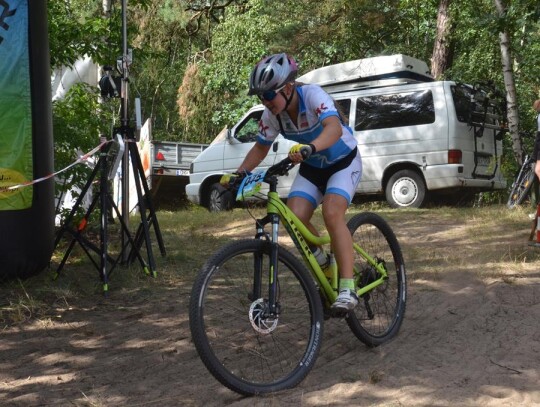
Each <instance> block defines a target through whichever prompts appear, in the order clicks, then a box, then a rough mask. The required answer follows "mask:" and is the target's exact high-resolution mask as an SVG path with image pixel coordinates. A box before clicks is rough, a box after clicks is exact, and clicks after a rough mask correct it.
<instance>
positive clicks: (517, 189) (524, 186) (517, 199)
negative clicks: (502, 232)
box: [506, 161, 536, 209]
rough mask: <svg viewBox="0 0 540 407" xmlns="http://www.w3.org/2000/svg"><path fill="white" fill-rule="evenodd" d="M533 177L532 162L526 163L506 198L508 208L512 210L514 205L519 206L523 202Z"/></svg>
mask: <svg viewBox="0 0 540 407" xmlns="http://www.w3.org/2000/svg"><path fill="white" fill-rule="evenodd" d="M535 176H536V174H535V173H534V161H528V162H527V163H525V165H524V166H523V170H522V171H520V172H519V175H518V177H517V179H516V180H515V181H514V183H513V184H512V189H511V190H510V196H509V197H508V202H507V203H506V206H507V207H508V208H510V209H512V208H514V207H515V206H516V205H520V204H521V203H522V202H523V201H524V200H525V198H526V197H527V195H528V194H529V191H530V190H531V187H532V185H533V183H534V177H535Z"/></svg>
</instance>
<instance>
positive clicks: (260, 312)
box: [249, 298, 278, 334]
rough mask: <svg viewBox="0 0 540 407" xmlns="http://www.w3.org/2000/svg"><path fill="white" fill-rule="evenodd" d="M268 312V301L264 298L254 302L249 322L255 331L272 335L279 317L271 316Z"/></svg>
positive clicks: (250, 310) (250, 309)
mask: <svg viewBox="0 0 540 407" xmlns="http://www.w3.org/2000/svg"><path fill="white" fill-rule="evenodd" d="M267 310H268V307H267V304H266V301H265V300H264V299H262V298H259V299H258V300H256V301H253V303H252V304H251V306H250V307H249V322H251V326H252V327H253V329H255V330H256V331H257V332H260V333H262V334H269V333H272V332H273V331H274V330H275V329H276V327H277V324H278V317H277V316H269V315H268V312H267Z"/></svg>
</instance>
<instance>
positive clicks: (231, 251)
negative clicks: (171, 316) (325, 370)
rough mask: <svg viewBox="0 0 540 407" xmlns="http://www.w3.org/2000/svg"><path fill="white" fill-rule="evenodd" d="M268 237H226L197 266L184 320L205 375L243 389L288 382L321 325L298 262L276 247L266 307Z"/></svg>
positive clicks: (309, 361)
mask: <svg viewBox="0 0 540 407" xmlns="http://www.w3.org/2000/svg"><path fill="white" fill-rule="evenodd" d="M269 260H270V243H269V242H266V241H262V240H256V239H250V240H241V241H236V242H233V243H230V244H228V245H226V246H224V247H223V248H222V249H220V250H219V251H218V252H217V253H216V254H215V255H213V256H212V257H211V258H210V259H209V260H208V261H207V263H206V264H205V265H204V266H203V268H202V269H201V271H200V273H199V275H198V277H197V279H196V281H195V283H194V285H193V290H192V292H191V302H190V306H189V323H190V329H191V334H192V337H193V342H194V344H195V347H196V349H197V351H198V353H199V356H200V357H201V360H202V361H203V362H204V364H205V365H206V367H207V368H208V370H209V371H210V373H211V374H212V375H213V376H214V377H215V378H216V379H217V380H219V381H220V382H221V383H222V384H223V385H225V386H227V387H228V388H230V389H231V390H233V391H236V392H238V393H240V394H244V395H255V394H264V393H270V392H275V391H279V390H283V389H287V388H291V387H294V386H296V385H297V384H298V383H299V382H300V381H302V380H303V379H304V378H305V377H306V375H307V374H308V372H309V371H310V370H311V368H312V367H313V365H314V363H315V360H316V358H317V355H318V352H319V349H320V346H321V341H322V330H323V311H322V304H321V300H320V297H319V294H318V291H317V288H316V287H315V284H314V283H313V279H312V277H311V275H310V274H309V272H308V271H307V269H306V268H305V266H304V265H303V263H301V262H300V261H299V260H298V259H297V258H296V257H294V256H293V255H292V254H291V253H290V252H288V251H286V250H285V249H284V248H282V247H280V248H279V254H278V270H279V274H278V282H277V312H275V313H272V312H270V311H269V308H268V293H269V291H268V282H269V276H268V272H269V270H270V262H269Z"/></svg>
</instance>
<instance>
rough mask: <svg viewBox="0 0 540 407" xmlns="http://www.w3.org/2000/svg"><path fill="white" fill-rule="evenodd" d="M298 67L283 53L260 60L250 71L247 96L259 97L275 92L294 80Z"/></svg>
mask: <svg viewBox="0 0 540 407" xmlns="http://www.w3.org/2000/svg"><path fill="white" fill-rule="evenodd" d="M297 72H298V65H297V64H296V61H295V60H294V59H293V58H292V57H290V56H288V55H287V54H285V53H281V54H274V55H270V56H268V57H264V58H263V59H261V60H260V61H259V62H258V63H257V65H255V67H254V68H253V71H251V76H250V77H249V92H248V95H261V94H262V93H264V92H266V91H268V90H276V89H279V88H281V87H283V86H285V85H286V84H287V83H288V82H292V81H294V80H295V79H296V74H297Z"/></svg>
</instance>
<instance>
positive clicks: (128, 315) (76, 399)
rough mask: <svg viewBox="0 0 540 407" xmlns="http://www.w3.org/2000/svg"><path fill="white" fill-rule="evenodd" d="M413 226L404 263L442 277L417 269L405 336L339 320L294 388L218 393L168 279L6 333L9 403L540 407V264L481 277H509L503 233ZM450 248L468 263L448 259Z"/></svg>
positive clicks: (178, 288)
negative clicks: (361, 334)
mask: <svg viewBox="0 0 540 407" xmlns="http://www.w3.org/2000/svg"><path fill="white" fill-rule="evenodd" d="M410 222H411V223H410V224H409V225H402V226H404V227H402V228H400V230H401V232H400V233H398V238H399V239H400V241H401V242H402V246H403V251H404V253H405V258H406V259H407V256H408V255H410V256H412V254H413V253H415V252H416V251H418V250H421V251H422V252H424V251H425V253H427V254H426V256H428V254H429V258H430V259H431V260H430V261H431V265H430V267H431V268H432V269H433V270H434V271H433V273H430V272H429V271H427V270H428V269H422V268H421V267H420V265H419V264H418V263H413V264H411V265H408V268H409V269H410V270H409V271H410V276H409V277H410V278H409V290H408V304H407V311H406V315H405V321H404V323H403V326H402V329H401V332H400V334H399V335H398V336H397V338H396V339H394V340H393V341H392V342H390V343H388V344H385V345H383V346H380V347H379V348H375V349H369V348H366V347H365V346H364V345H363V344H362V343H361V342H359V341H358V340H357V339H356V338H355V337H354V336H353V334H352V333H351V332H350V331H349V330H348V327H347V325H346V323H345V322H344V321H342V320H329V321H327V323H326V324H325V334H324V342H323V347H322V351H321V354H320V357H319V359H318V361H317V364H316V366H315V368H314V369H313V370H312V371H311V373H310V374H309V375H308V377H307V378H306V380H305V381H303V382H302V383H301V384H300V385H299V386H298V387H296V388H294V389H291V390H288V391H284V392H280V393H277V394H273V395H269V396H266V397H260V398H246V397H242V396H239V395H237V394H235V393H233V392H231V391H230V390H228V389H226V388H225V387H223V386H222V385H221V384H219V383H218V382H217V381H216V380H215V379H214V378H213V377H212V376H211V375H210V374H209V373H208V372H207V370H206V369H205V367H204V366H203V364H202V363H201V361H200V360H199V358H198V356H197V354H196V351H195V348H194V346H193V344H192V342H191V336H190V332H189V326H188V312H187V309H188V302H189V292H190V289H191V284H192V277H189V278H188V277H186V278H185V279H180V281H176V282H174V283H171V282H170V281H167V282H166V284H165V282H160V279H159V278H158V279H157V280H156V283H155V287H154V288H152V289H145V290H135V291H128V290H126V291H119V292H113V293H111V295H110V297H109V298H107V299H105V298H101V297H99V296H93V297H90V298H86V299H82V300H78V301H71V302H70V303H69V304H67V303H66V304H62V303H57V304H53V305H54V306H53V307H52V309H53V310H54V312H53V313H51V315H49V317H48V318H39V319H34V320H31V321H28V322H26V323H24V324H18V325H14V326H7V327H4V328H3V329H2V330H0V335H1V341H0V405H2V406H221V405H227V406H246V407H247V406H282V405H283V406H284V405H291V406H296V405H298V406H340V405H343V406H345V405H354V406H535V405H539V406H540V385H539V383H540V271H539V270H540V267H539V266H540V262H539V261H538V260H536V259H538V256H537V255H535V254H534V253H533V254H532V255H531V256H533V257H534V256H536V257H535V260H533V261H530V260H529V261H526V262H525V263H527V264H525V266H520V271H519V272H515V271H512V270H504V267H503V269H500V268H499V269H497V270H494V271H493V272H492V273H489V272H488V273H482V271H485V270H488V271H489V270H490V269H495V268H496V266H495V265H493V264H490V262H489V259H487V260H486V259H485V257H483V256H481V255H480V253H481V252H482V250H483V249H482V246H484V247H487V246H485V245H488V244H489V245H493V244H498V243H500V239H501V238H500V233H499V237H497V236H493V237H492V238H488V240H485V241H484V243H483V244H480V245H479V244H476V245H475V244H470V243H468V240H467V239H466V238H465V237H464V236H462V234H464V233H466V231H464V230H462V229H463V227H464V225H460V224H455V223H453V222H448V223H445V224H444V228H441V225H440V224H434V223H433V220H432V219H430V218H429V216H425V217H422V216H419V217H418V218H417V219H415V220H414V223H413V220H411V221H410ZM413 225H414V226H413ZM441 229H443V230H444V236H446V237H448V236H451V237H452V239H451V240H448V239H446V238H445V237H444V236H443V235H441V233H440V232H441ZM484 232H485V233H486V235H491V234H493V233H492V232H493V231H484ZM527 235H528V225H525V224H524V227H523V230H522V231H521V232H519V233H518V234H515V233H510V235H509V236H506V237H505V239H506V240H508V242H505V244H504V250H507V247H508V245H512V246H513V249H512V250H510V252H511V253H514V252H519V251H527V250H530V249H528V248H527V245H526V242H525V240H526V236H527ZM449 245H451V249H450V250H451V251H452V253H454V254H455V253H457V256H458V257H459V258H462V259H465V260H464V261H455V260H452V261H450V262H448V261H445V258H441V257H440V256H443V257H444V255H443V254H440V255H438V254H437V253H444V250H443V249H442V248H443V247H447V248H448V246H449ZM501 247H503V246H501ZM420 248H421V249H420ZM531 256H529V257H531ZM424 263H425V259H424ZM415 270H416V271H418V270H420V271H418V272H415ZM441 270H443V271H444V272H438V273H436V272H435V271H441ZM0 328H1V327H0Z"/></svg>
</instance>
